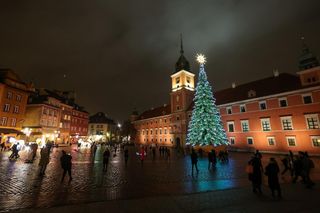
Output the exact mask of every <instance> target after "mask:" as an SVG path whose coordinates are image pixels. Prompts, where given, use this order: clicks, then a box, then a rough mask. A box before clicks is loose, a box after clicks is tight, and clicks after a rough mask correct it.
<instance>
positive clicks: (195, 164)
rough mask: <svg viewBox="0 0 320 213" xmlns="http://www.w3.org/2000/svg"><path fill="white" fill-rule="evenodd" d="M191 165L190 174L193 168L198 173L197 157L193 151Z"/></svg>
mask: <svg viewBox="0 0 320 213" xmlns="http://www.w3.org/2000/svg"><path fill="white" fill-rule="evenodd" d="M191 164H192V174H193V167H195V168H196V171H197V173H198V172H199V169H198V155H197V153H196V152H195V150H194V149H192V151H191Z"/></svg>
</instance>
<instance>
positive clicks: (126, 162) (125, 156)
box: [124, 149, 129, 167]
mask: <svg viewBox="0 0 320 213" xmlns="http://www.w3.org/2000/svg"><path fill="white" fill-rule="evenodd" d="M128 158H129V150H128V149H125V150H124V162H125V165H126V167H127V165H128Z"/></svg>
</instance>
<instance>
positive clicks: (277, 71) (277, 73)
mask: <svg viewBox="0 0 320 213" xmlns="http://www.w3.org/2000/svg"><path fill="white" fill-rule="evenodd" d="M273 76H274V77H278V76H279V70H278V69H273Z"/></svg>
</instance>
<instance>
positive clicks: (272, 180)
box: [265, 158, 281, 198]
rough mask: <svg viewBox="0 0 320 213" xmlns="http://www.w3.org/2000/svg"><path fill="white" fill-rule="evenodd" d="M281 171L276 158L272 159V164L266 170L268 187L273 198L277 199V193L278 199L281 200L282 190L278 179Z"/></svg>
mask: <svg viewBox="0 0 320 213" xmlns="http://www.w3.org/2000/svg"><path fill="white" fill-rule="evenodd" d="M279 171H280V170H279V166H278V164H277V161H276V160H275V159H274V158H270V162H269V164H268V165H267V166H266V169H265V175H266V176H268V185H269V188H270V189H271V193H272V197H273V198H275V191H277V194H278V197H279V198H281V188H280V184H279V178H278V174H279Z"/></svg>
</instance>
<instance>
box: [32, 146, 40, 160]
mask: <svg viewBox="0 0 320 213" xmlns="http://www.w3.org/2000/svg"><path fill="white" fill-rule="evenodd" d="M31 150H32V161H34V159H35V158H36V156H37V150H38V144H37V143H33V144H31Z"/></svg>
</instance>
